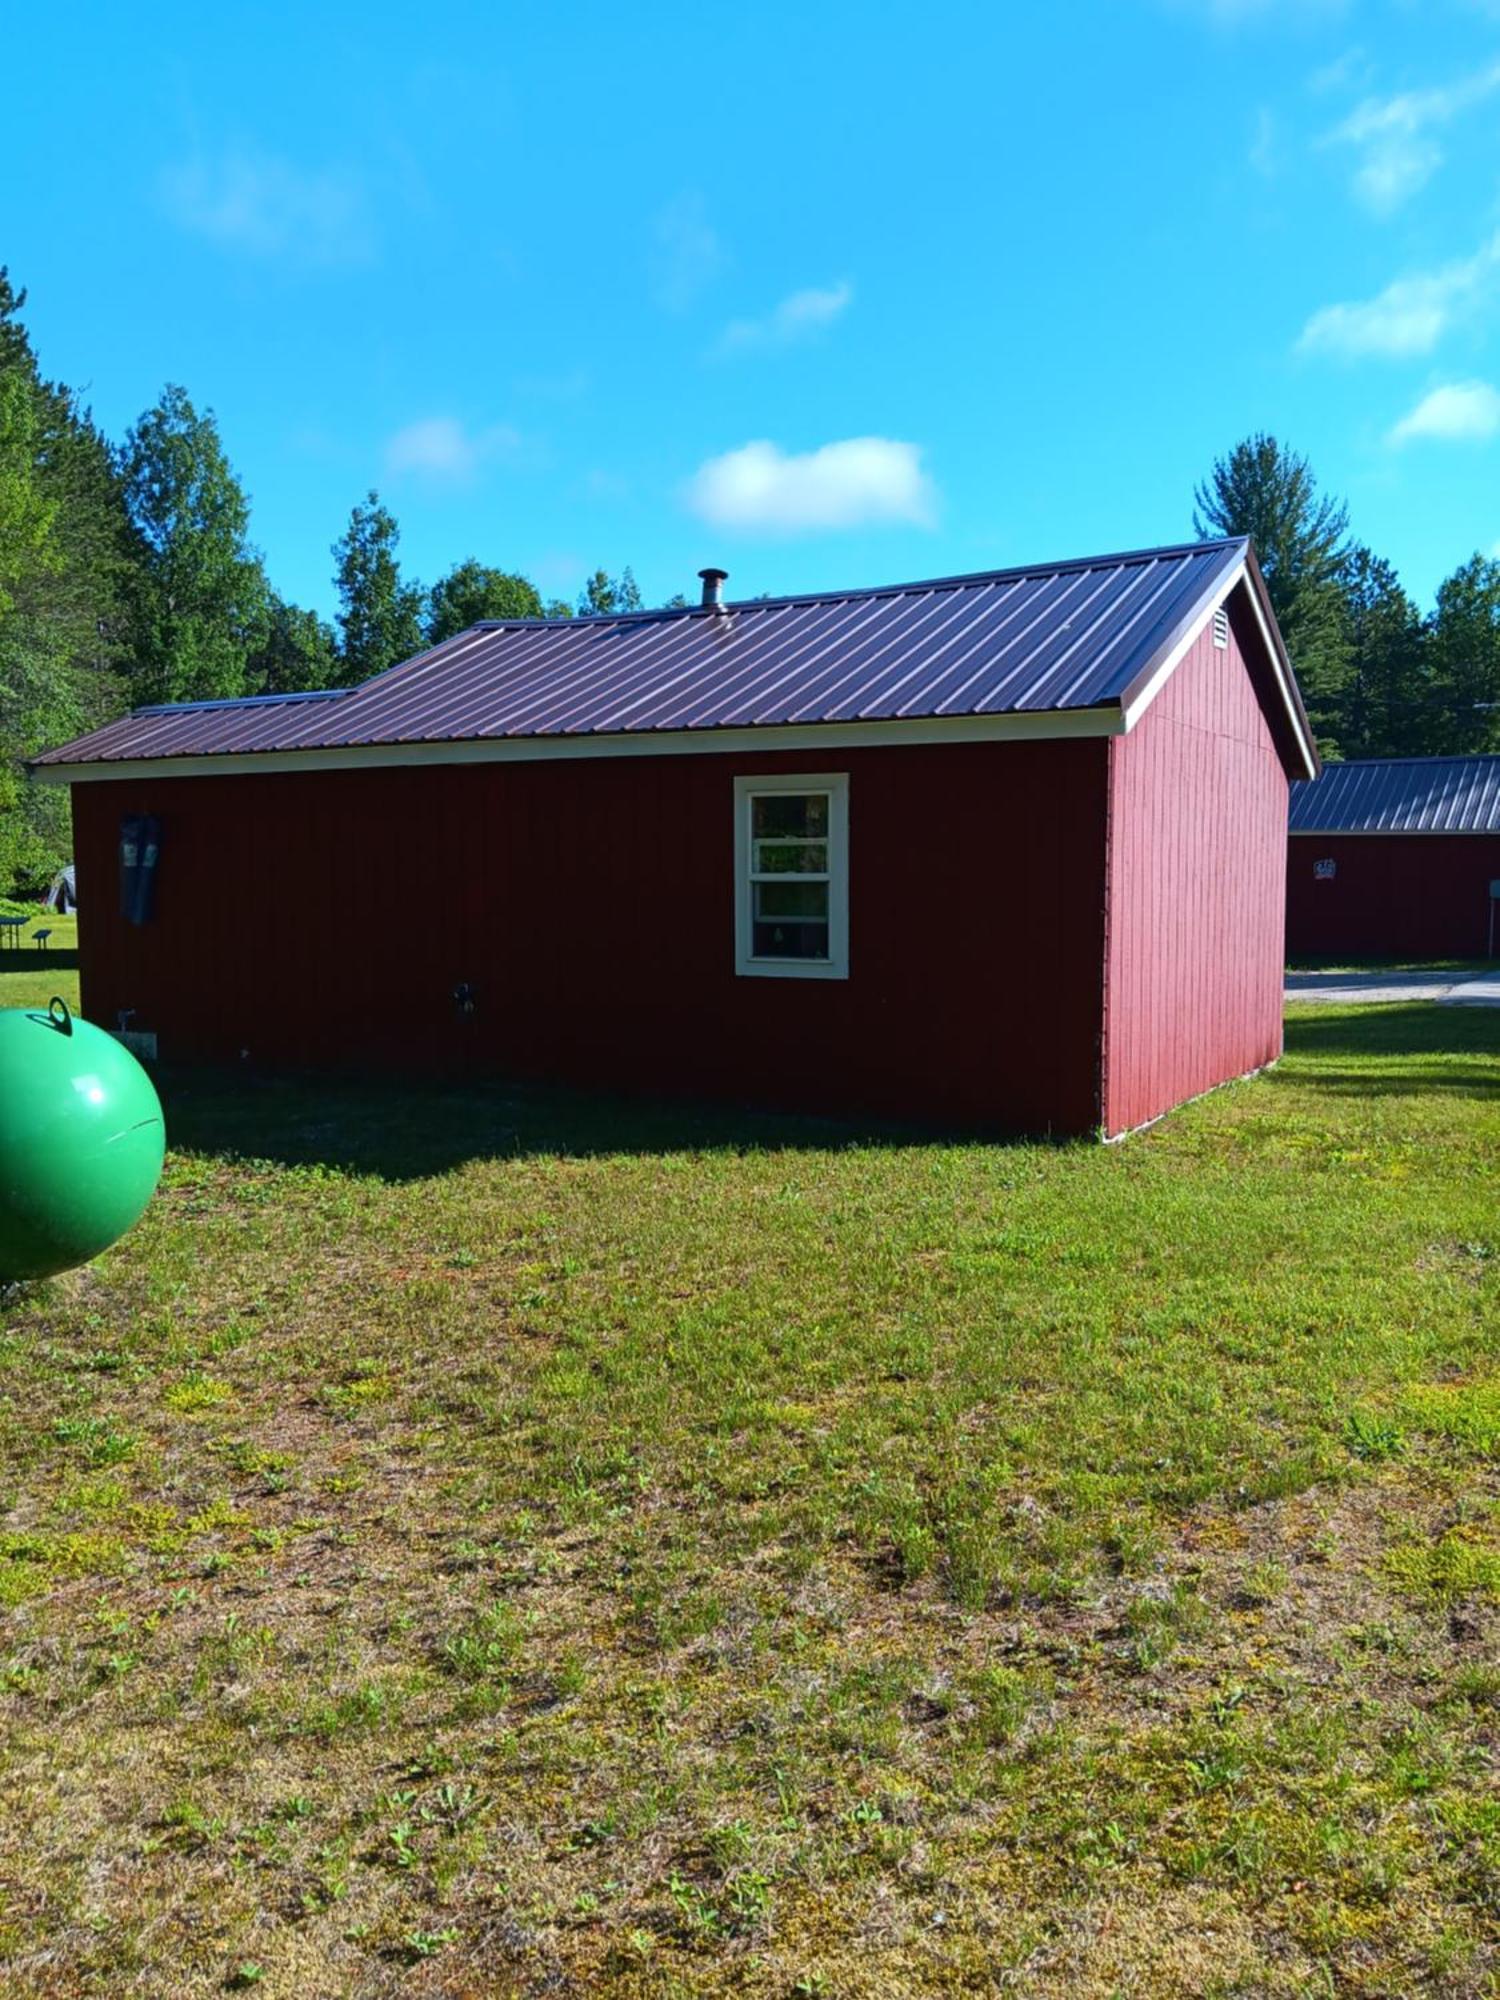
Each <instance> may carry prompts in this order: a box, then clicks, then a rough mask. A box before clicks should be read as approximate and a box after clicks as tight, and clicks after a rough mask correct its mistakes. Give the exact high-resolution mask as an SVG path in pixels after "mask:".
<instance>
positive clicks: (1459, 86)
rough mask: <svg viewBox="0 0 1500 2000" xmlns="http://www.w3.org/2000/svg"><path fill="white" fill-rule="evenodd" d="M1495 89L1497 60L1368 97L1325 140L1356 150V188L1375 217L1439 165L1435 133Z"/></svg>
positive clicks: (1499, 86)
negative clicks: (1445, 80)
mask: <svg viewBox="0 0 1500 2000" xmlns="http://www.w3.org/2000/svg"><path fill="white" fill-rule="evenodd" d="M1495 90H1500V62H1497V63H1491V64H1490V65H1489V67H1488V68H1486V69H1482V70H1478V71H1476V72H1475V74H1474V75H1473V76H1467V77H1462V78H1460V80H1459V81H1458V82H1457V83H1453V84H1448V85H1447V86H1445V87H1443V88H1440V89H1436V90H1408V91H1402V92H1401V93H1400V94H1399V95H1397V96H1395V97H1384V98H1381V97H1367V98H1366V99H1365V100H1364V102H1363V103H1362V104H1360V105H1357V106H1356V107H1355V109H1354V110H1353V111H1351V112H1350V114H1349V116H1348V117H1347V118H1346V119H1345V120H1344V121H1343V123H1342V124H1341V125H1338V126H1335V128H1334V130H1333V131H1332V132H1330V133H1329V134H1328V135H1327V139H1326V140H1325V143H1326V144H1329V145H1343V146H1350V147H1352V148H1353V149H1354V151H1355V152H1356V154H1357V155H1358V164H1357V166H1356V168H1355V171H1354V192H1355V193H1356V194H1357V195H1358V197H1359V199H1360V200H1361V201H1362V202H1363V203H1364V204H1365V206H1366V207H1367V208H1370V209H1373V210H1374V212H1375V213H1376V214H1377V215H1389V214H1390V213H1391V212H1392V211H1393V210H1394V209H1397V208H1399V207H1400V206H1401V204H1402V202H1404V201H1406V200H1408V199H1409V198H1410V197H1411V196H1412V195H1414V194H1415V193H1416V192H1417V190H1418V189H1419V188H1421V187H1424V186H1425V185H1426V183H1427V182H1428V181H1429V180H1431V178H1432V176H1433V175H1434V174H1435V173H1436V172H1437V170H1438V168H1439V167H1440V166H1441V165H1442V163H1443V149H1442V146H1441V145H1440V144H1439V141H1438V138H1437V134H1438V132H1440V131H1441V130H1442V128H1443V127H1444V126H1445V125H1449V124H1451V123H1452V121H1453V120H1454V119H1455V118H1457V117H1459V116H1460V115H1461V114H1462V113H1463V112H1465V111H1467V110H1469V109H1470V108H1471V107H1472V106H1474V105H1476V104H1479V103H1481V102H1482V101H1483V100H1484V99H1485V98H1486V97H1488V96H1490V94H1491V93H1492V92H1493V91H1495Z"/></svg>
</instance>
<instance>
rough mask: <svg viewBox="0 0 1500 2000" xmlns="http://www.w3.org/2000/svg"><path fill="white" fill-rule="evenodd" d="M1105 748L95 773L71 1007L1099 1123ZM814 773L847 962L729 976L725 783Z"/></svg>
mask: <svg viewBox="0 0 1500 2000" xmlns="http://www.w3.org/2000/svg"><path fill="white" fill-rule="evenodd" d="M1108 757H1109V746H1108V744H1107V741H1106V740H1105V739H1103V738H1096V739H1078V740H1072V741H1051V742H1036V743H1029V742H1017V743H990V744H975V745H945V746H941V747H930V748H926V747H923V748H902V749H879V750H876V749H864V750H857V751H846V752H844V753H843V754H842V755H841V756H838V757H836V758H833V759H827V758H824V759H820V758H818V757H817V756H815V755H808V754H797V755H789V756H775V757H767V756H761V757H758V758H743V757H724V756H702V755H697V756H676V757H654V758H634V757H632V758H623V759H618V760H614V759H597V760H588V761H579V762H555V763H554V762H541V763H506V764H485V765H466V766H453V767H448V768H440V769H434V768H427V769H410V768H408V769H399V768H398V769H381V770H357V771H341V772H337V773H321V774H308V775H267V776H265V777H255V776H233V777H221V778H176V779H152V780H149V781H137V780H129V779H123V780H120V781H117V782H108V783H92V784H82V785H78V786H75V788H74V814H75V824H76V846H77V856H78V868H79V880H80V889H81V894H82V897H83V899H84V903H85V912H86V914H85V921H84V924H83V927H82V941H81V942H82V976H83V1000H84V1008H85V1011H86V1012H87V1013H88V1014H89V1015H90V1016H91V1017H92V1018H94V1019H95V1020H98V1021H102V1022H103V1023H105V1024H106V1025H112V1024H113V1021H114V1019H115V1016H116V1013H117V1010H119V1009H120V1008H124V1007H130V1008H134V1009H135V1010H136V1025H137V1026H139V1027H141V1028H149V1029H155V1030H156V1031H157V1033H158V1035H159V1037H160V1046H161V1052H162V1054H163V1056H164V1057H166V1058H174V1057H179V1056H186V1057H200V1058H209V1059H213V1060H224V1059H230V1060H233V1059H235V1058H237V1057H238V1055H239V1052H240V1051H241V1050H248V1051H249V1053H250V1055H251V1057H252V1058H253V1059H255V1060H257V1061H265V1062H270V1063H313V1062H323V1063H326V1062H329V1061H340V1062H346V1063H350V1064H353V1065H362V1066H368V1065H371V1064H374V1065H390V1066H392V1067H401V1068H413V1067H419V1068H425V1067H431V1068H439V1069H441V1068H450V1067H452V1066H454V1065H459V1064H465V1063H467V1064H472V1065H473V1066H474V1067H475V1068H476V1069H490V1070H494V1071H498V1072H513V1073H519V1074H535V1075H548V1076H554V1077H559V1078H564V1079H568V1080H572V1081H575V1082H578V1083H582V1084H600V1085H604V1086H608V1087H615V1088H630V1089H642V1090H652V1091H664V1092H679V1093H686V1094H692V1093H698V1094H704V1095H711V1096H715V1097H719V1098H723V1099H726V1100H731V1101H736V1102H745V1103H764V1104H768V1105H783V1106H788V1107H794V1108H801V1109H809V1110H827V1111H835V1112H863V1113H869V1114H875V1115H888V1116H897V1117H912V1118H918V1119H928V1120H944V1121H948V1120H952V1121H962V1122H964V1123H972V1124H974V1125H976V1126H984V1127H989V1128H991V1129H995V1130H1025V1131H1045V1130H1048V1129H1050V1130H1053V1131H1057V1132H1081V1131H1087V1130H1089V1129H1091V1128H1092V1127H1093V1126H1094V1125H1096V1123H1097V1121H1098V1098H1097V1074H1098V1044H1099V1034H1100V1010H1101V1001H1102V978H1101V968H1102V964H1103V908H1104V857H1105V847H1106V824H1105V810H1106V807H1105V801H1106V790H1107V767H1108ZM822 769H838V770H847V772H848V773H849V788H850V790H849V813H850V839H849V852H850V964H851V976H850V977H849V979H848V980H845V981H832V980H829V981H823V980H805V979H803V980H777V979H741V978H736V976H735V973H734V923H733V909H734V849H733V811H734V809H733V793H734V785H733V780H734V778H735V776H736V775H740V774H750V773H755V772H769V771H776V770H781V771H816V770H822ZM143 811H149V812H154V813H156V814H158V815H159V817H160V820H161V824H162V859H161V865H160V878H159V891H158V904H157V914H156V917H155V919H154V921H153V922H151V923H150V924H149V925H147V926H145V927H143V928H141V929H139V930H133V929H131V928H130V927H129V926H127V925H124V924H123V923H121V921H120V920H119V918H118V915H117V914H116V911H117V905H118V890H117V884H116V873H115V868H116V864H115V843H116V839H117V830H118V825H119V820H120V817H121V815H122V814H123V813H126V812H143ZM1277 879H1278V883H1279V880H1280V877H1279V872H1278V878H1277ZM1277 925H1278V937H1279V925H1280V913H1279V905H1278V911H1277ZM459 980H466V981H469V982H470V983H472V985H473V986H474V987H475V989H476V991H477V995H478V1006H477V1010H476V1012H475V1014H474V1016H473V1018H472V1019H471V1020H469V1021H467V1022H463V1021H460V1020H458V1019H457V1018H456V1016H455V1012H454V1009H453V1006H452V1003H451V999H450V995H451V992H452V989H453V986H454V984H455V983H456V982H457V981H459ZM1195 1074H1196V1071H1195Z"/></svg>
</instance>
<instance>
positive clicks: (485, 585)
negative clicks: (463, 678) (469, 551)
mask: <svg viewBox="0 0 1500 2000" xmlns="http://www.w3.org/2000/svg"><path fill="white" fill-rule="evenodd" d="M542 615H543V614H542V600H541V598H540V597H539V596H538V595H537V592H536V586H535V585H534V584H533V583H531V582H529V581H528V579H527V578H526V577H524V576H516V575H514V574H512V573H511V572H510V571H509V570H503V569H492V568H490V567H489V565H488V564H486V563H482V562H477V561H476V560H475V559H474V557H473V556H470V557H469V558H468V560H467V561H465V562H461V563H455V564H454V566H453V568H452V569H450V570H449V572H448V574H447V575H446V576H445V577H443V578H441V579H440V581H438V582H437V583H435V584H434V585H433V586H432V593H431V596H430V597H429V598H428V601H427V642H428V644H429V645H432V646H435V645H437V643H438V641H439V640H441V639H449V638H451V637H452V636H453V634H454V633H455V632H462V631H463V630H464V629H465V627H466V626H469V625H475V624H477V623H478V622H479V620H480V619H481V618H540V617H541V616H542Z"/></svg>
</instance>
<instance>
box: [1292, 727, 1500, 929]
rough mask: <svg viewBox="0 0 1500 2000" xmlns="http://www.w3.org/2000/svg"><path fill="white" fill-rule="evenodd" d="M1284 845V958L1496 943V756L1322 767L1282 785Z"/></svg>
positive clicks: (1499, 874)
mask: <svg viewBox="0 0 1500 2000" xmlns="http://www.w3.org/2000/svg"><path fill="white" fill-rule="evenodd" d="M1287 846H1288V853H1287V952H1288V955H1289V956H1290V957H1292V958H1295V959H1299V960H1302V959H1325V960H1327V959H1424V958H1426V959H1443V958H1486V957H1490V956H1493V954H1494V953H1495V951H1496V949H1497V948H1500V756H1484V757H1380V758H1370V759H1367V760H1364V761H1361V762H1357V763H1347V764H1329V765H1328V766H1327V767H1326V768H1325V769H1324V771H1323V772H1322V774H1321V776H1319V777H1318V778H1315V779H1313V780H1312V781H1311V782H1308V783H1302V784H1297V785H1294V786H1293V787H1292V802H1291V839H1290V840H1289V842H1288V844H1287Z"/></svg>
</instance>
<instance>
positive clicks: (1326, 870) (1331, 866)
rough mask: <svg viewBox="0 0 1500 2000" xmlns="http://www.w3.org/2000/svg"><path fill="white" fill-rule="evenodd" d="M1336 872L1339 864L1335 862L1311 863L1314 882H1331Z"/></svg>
mask: <svg viewBox="0 0 1500 2000" xmlns="http://www.w3.org/2000/svg"><path fill="white" fill-rule="evenodd" d="M1338 872H1339V864H1338V863H1337V862H1336V861H1315V862H1314V863H1313V880H1314V881H1315V882H1331V881H1332V880H1333V878H1334V876H1335V875H1337V874H1338Z"/></svg>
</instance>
